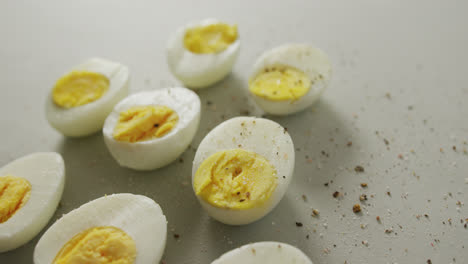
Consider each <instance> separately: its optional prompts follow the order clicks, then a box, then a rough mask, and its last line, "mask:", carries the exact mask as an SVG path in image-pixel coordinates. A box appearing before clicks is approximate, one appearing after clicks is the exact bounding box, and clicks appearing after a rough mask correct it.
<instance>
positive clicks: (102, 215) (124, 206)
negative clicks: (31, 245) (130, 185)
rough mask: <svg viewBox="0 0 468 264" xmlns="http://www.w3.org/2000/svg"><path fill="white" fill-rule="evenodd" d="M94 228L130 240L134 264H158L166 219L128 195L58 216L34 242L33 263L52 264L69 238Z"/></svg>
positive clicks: (146, 202)
mask: <svg viewBox="0 0 468 264" xmlns="http://www.w3.org/2000/svg"><path fill="white" fill-rule="evenodd" d="M98 226H114V227H117V228H120V229H122V230H123V231H124V232H125V233H127V234H128V235H129V236H130V237H132V239H133V240H134V241H135V245H136V250H137V256H136V259H135V264H148V263H151V264H157V263H159V261H160V259H161V257H162V255H163V253H164V248H165V246H166V234H167V221H166V217H165V216H164V214H163V212H162V210H161V207H160V206H159V205H158V204H157V203H156V202H155V201H153V200H152V199H150V198H148V197H146V196H143V195H135V194H130V193H120V194H112V195H108V196H104V197H101V198H98V199H96V200H93V201H90V202H88V203H86V204H84V205H82V206H80V207H79V208H77V209H75V210H73V211H71V212H69V213H68V214H66V215H64V216H62V218H60V219H59V220H57V222H55V223H54V224H53V225H52V226H51V227H50V228H49V229H48V230H47V231H46V232H45V233H44V235H43V236H42V237H41V239H40V240H39V242H38V243H37V245H36V248H35V249H34V263H35V264H50V263H52V261H53V260H54V258H55V257H56V255H57V253H58V252H59V251H60V250H61V249H62V247H63V246H64V245H65V244H66V243H67V242H68V241H69V240H70V239H71V238H73V237H74V236H75V235H76V234H78V233H80V232H82V231H85V230H87V229H90V228H93V227H98Z"/></svg>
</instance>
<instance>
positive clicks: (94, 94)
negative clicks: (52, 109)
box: [52, 71, 109, 108]
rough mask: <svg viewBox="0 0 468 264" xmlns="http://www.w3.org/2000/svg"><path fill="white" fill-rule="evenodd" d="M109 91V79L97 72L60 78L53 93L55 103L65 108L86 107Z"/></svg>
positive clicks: (70, 74)
mask: <svg viewBox="0 0 468 264" xmlns="http://www.w3.org/2000/svg"><path fill="white" fill-rule="evenodd" d="M107 90H109V79H108V78H107V77H106V76H104V75H102V74H100V73H95V72H87V71H72V72H70V73H69V74H67V75H65V76H63V77H62V78H60V79H59V80H58V81H57V83H56V84H55V87H54V89H53V91H52V99H53V100H54V103H55V104H56V105H58V106H60V107H63V108H72V107H77V106H81V105H85V104H88V103H91V102H94V101H96V100H97V99H99V98H101V97H102V96H103V95H104V94H105V93H106V92H107Z"/></svg>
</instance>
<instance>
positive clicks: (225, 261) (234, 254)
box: [211, 241, 313, 264]
mask: <svg viewBox="0 0 468 264" xmlns="http://www.w3.org/2000/svg"><path fill="white" fill-rule="evenodd" d="M238 263H242V264H258V263H268V264H285V263H294V264H313V263H312V261H311V260H310V259H309V257H307V256H306V255H305V254H304V252H302V251H301V250H300V249H298V248H296V247H294V246H291V245H289V244H285V243H281V242H272V241H268V242H257V243H252V244H247V245H244V246H242V247H239V248H236V249H233V250H231V251H229V252H227V253H225V254H223V255H222V256H221V257H219V258H218V259H216V260H215V261H213V262H211V264H238Z"/></svg>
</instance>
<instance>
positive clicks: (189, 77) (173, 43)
mask: <svg viewBox="0 0 468 264" xmlns="http://www.w3.org/2000/svg"><path fill="white" fill-rule="evenodd" d="M217 23H222V21H219V20H217V19H213V18H210V19H204V20H202V21H199V22H192V23H189V24H187V25H186V26H183V27H181V28H179V29H178V30H177V31H176V32H175V33H174V35H172V36H171V37H170V38H169V41H168V43H167V63H168V64H169V69H170V70H171V72H172V74H174V75H175V77H176V78H177V79H179V80H180V81H181V82H182V83H184V84H185V85H186V86H187V87H189V88H191V89H199V88H204V87H207V86H210V85H212V84H214V83H216V82H218V81H220V80H221V79H223V78H224V77H225V76H226V75H227V74H229V73H230V72H231V70H232V67H233V65H234V63H235V62H236V59H237V56H238V54H239V51H240V39H239V36H237V39H236V41H234V42H233V43H231V45H229V46H228V47H227V48H226V49H225V50H223V51H221V52H218V53H209V54H196V53H193V52H191V51H189V50H188V49H186V48H185V44H184V37H185V32H186V31H187V29H190V28H193V27H196V26H208V25H211V24H217Z"/></svg>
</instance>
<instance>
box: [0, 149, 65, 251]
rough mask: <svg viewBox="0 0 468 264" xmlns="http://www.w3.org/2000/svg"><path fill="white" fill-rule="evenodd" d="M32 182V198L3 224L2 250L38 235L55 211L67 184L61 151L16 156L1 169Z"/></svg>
mask: <svg viewBox="0 0 468 264" xmlns="http://www.w3.org/2000/svg"><path fill="white" fill-rule="evenodd" d="M8 174H10V175H12V176H16V177H21V178H24V179H26V180H28V181H29V182H30V183H31V193H30V197H29V199H28V201H27V202H26V203H25V204H24V206H23V207H21V208H20V209H19V210H18V211H17V212H16V213H15V214H14V215H13V216H12V217H11V218H10V219H8V220H7V221H6V222H4V223H1V224H0V252H5V251H9V250H12V249H15V248H17V247H19V246H21V245H23V244H25V243H27V242H28V241H30V240H31V239H32V238H34V237H35V236H36V235H37V234H38V233H39V232H40V231H41V230H42V228H44V226H45V225H46V224H47V223H48V222H49V220H50V218H51V217H52V215H53V214H54V212H55V210H56V208H57V206H58V203H59V202H60V198H61V197H62V193H63V188H64V183H65V164H64V161H63V158H62V156H61V155H60V154H58V153H55V152H38V153H33V154H29V155H27V156H24V157H22V158H19V159H16V160H14V161H12V162H10V163H9V164H7V165H5V166H4V167H2V168H1V169H0V176H7V175H8Z"/></svg>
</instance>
